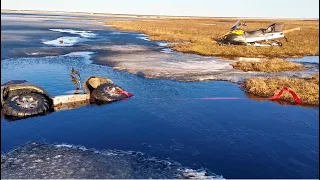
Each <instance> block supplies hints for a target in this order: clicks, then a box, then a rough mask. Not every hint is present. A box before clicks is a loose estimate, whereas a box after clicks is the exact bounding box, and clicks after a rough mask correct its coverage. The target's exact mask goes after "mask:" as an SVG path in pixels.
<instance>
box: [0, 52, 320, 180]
mask: <svg viewBox="0 0 320 180" xmlns="http://www.w3.org/2000/svg"><path fill="white" fill-rule="evenodd" d="M95 56H97V54H93V55H92V58H94V57H95ZM70 66H73V67H74V68H76V69H77V70H79V71H80V73H81V75H82V77H84V78H86V77H88V76H92V75H101V76H107V77H109V78H111V79H112V80H113V81H114V82H115V83H116V84H117V85H119V86H120V87H122V88H123V89H125V90H127V91H129V92H130V93H132V94H134V95H135V96H134V97H132V98H129V99H127V100H123V101H119V102H115V103H112V104H109V105H105V106H93V105H92V106H86V107H81V108H78V109H74V110H69V111H59V112H54V113H52V114H49V115H46V116H40V117H33V118H28V119H24V120H19V121H11V122H10V121H7V120H6V119H3V118H2V119H1V151H2V153H6V152H8V151H10V150H12V149H13V148H18V147H19V146H21V145H23V144H25V143H27V142H29V141H40V142H46V143H67V144H74V145H81V146H84V147H86V148H95V149H97V150H104V149H118V150H122V151H129V150H130V151H140V152H143V153H145V154H147V155H150V156H153V157H157V158H160V159H168V158H169V159H172V160H174V161H177V162H179V163H181V164H183V165H184V166H187V167H190V168H193V169H198V168H201V167H203V168H208V169H209V170H210V171H212V172H214V173H216V174H218V175H223V176H224V177H225V178H318V176H319V171H318V168H319V160H318V159H319V145H318V142H319V136H318V133H319V118H318V116H319V108H305V107H298V106H281V105H279V104H277V103H274V102H270V101H264V102H260V101H256V100H250V99H241V100H200V99H193V98H203V97H243V98H245V97H246V96H245V94H244V93H243V91H241V89H240V88H239V86H238V85H237V84H233V83H229V82H220V81H208V82H188V83H184V82H177V81H170V80H161V79H146V78H142V77H139V76H136V75H132V74H129V73H126V72H120V71H115V70H113V69H112V68H110V67H107V66H100V65H94V64H90V61H89V60H88V58H86V56H81V55H65V56H52V57H42V58H23V57H21V58H14V59H5V60H2V61H1V83H4V82H6V81H9V80H12V79H20V80H21V79H26V80H28V81H30V82H32V83H34V84H37V85H40V86H41V87H43V88H44V89H46V90H47V91H48V92H49V93H50V94H51V95H52V96H55V95H61V94H65V92H67V91H70V90H73V89H74V85H73V84H72V82H71V81H70V79H69V70H70ZM157 98H161V99H157Z"/></svg>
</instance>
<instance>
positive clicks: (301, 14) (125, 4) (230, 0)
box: [1, 0, 319, 18]
mask: <svg viewBox="0 0 320 180" xmlns="http://www.w3.org/2000/svg"><path fill="white" fill-rule="evenodd" d="M1 8H2V9H23V10H47V11H71V12H72V11H73V12H99V13H116V14H149V15H177V16H209V17H271V18H319V0H1Z"/></svg>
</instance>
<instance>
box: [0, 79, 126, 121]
mask: <svg viewBox="0 0 320 180" xmlns="http://www.w3.org/2000/svg"><path fill="white" fill-rule="evenodd" d="M75 92H76V93H74V94H69V95H61V96H55V97H51V96H50V95H49V93H48V92H46V91H45V90H44V89H42V88H41V87H39V86H37V85H34V84H29V83H28V82H27V81H25V80H23V81H20V80H18V81H17V80H16V81H15V80H13V81H9V82H7V83H5V84H3V85H1V114H2V115H4V116H5V117H6V118H8V119H11V120H16V119H23V118H27V117H31V116H37V115H45V114H48V113H50V112H53V111H59V110H66V109H74V108H77V107H80V106H84V105H88V104H92V103H95V104H105V103H110V102H113V101H117V100H121V99H125V98H128V97H131V96H132V94H130V93H128V92H126V91H124V90H123V89H122V88H120V87H119V86H117V85H115V84H114V83H113V82H112V81H111V80H110V79H108V78H105V77H100V76H91V77H89V78H87V79H86V80H85V81H84V83H83V90H82V92H81V90H79V89H77V90H76V91H75Z"/></svg>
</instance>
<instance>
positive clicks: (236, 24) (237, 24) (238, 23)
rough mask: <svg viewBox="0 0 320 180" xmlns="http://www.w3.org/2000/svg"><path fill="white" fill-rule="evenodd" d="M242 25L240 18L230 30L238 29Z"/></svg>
mask: <svg viewBox="0 0 320 180" xmlns="http://www.w3.org/2000/svg"><path fill="white" fill-rule="evenodd" d="M239 26H240V20H238V21H237V22H236V23H235V24H234V25H233V26H232V27H231V29H230V31H233V30H236V29H238V27H239Z"/></svg>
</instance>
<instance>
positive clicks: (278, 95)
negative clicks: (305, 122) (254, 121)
mask: <svg viewBox="0 0 320 180" xmlns="http://www.w3.org/2000/svg"><path fill="white" fill-rule="evenodd" d="M285 91H287V92H289V93H290V94H291V95H292V97H293V99H294V101H295V102H296V103H297V104H302V101H301V100H300V98H299V96H298V95H297V94H296V93H295V92H294V91H292V90H291V89H289V88H282V89H281V90H280V91H279V92H278V93H277V94H275V95H274V96H272V97H270V98H254V99H256V100H277V99H279V98H280V97H281V95H282V94H283V93H284V92H285ZM153 99H164V98H153ZM175 99H177V100H178V99H199V100H240V99H247V98H240V97H207V98H175Z"/></svg>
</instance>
